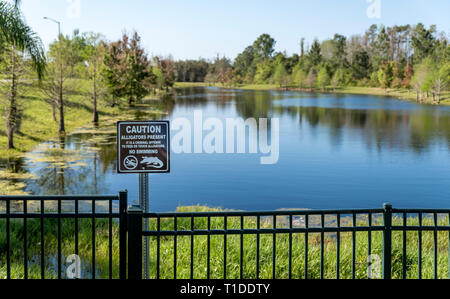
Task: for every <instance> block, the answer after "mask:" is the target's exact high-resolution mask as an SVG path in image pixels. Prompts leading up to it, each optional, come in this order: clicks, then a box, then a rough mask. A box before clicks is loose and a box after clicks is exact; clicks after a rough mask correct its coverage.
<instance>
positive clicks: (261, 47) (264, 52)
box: [253, 34, 276, 60]
mask: <svg viewBox="0 0 450 299" xmlns="http://www.w3.org/2000/svg"><path fill="white" fill-rule="evenodd" d="M275 44H276V41H275V39H273V38H272V37H271V36H270V35H269V34H262V35H261V36H259V37H258V39H257V40H256V41H255V42H254V44H253V49H254V54H255V55H256V56H257V57H260V58H263V59H264V60H265V59H269V58H271V57H272V54H273V52H275Z"/></svg>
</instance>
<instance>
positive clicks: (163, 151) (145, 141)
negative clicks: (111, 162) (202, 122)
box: [117, 121, 170, 173]
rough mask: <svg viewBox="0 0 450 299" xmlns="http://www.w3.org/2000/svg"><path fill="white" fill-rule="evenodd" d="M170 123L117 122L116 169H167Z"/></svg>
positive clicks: (119, 170)
mask: <svg viewBox="0 0 450 299" xmlns="http://www.w3.org/2000/svg"><path fill="white" fill-rule="evenodd" d="M169 131H170V124H169V122H168V121H123V122H119V123H117V145H118V151H117V155H118V172H119V173H169V172H170V132H169Z"/></svg>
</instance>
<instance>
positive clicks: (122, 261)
mask: <svg viewBox="0 0 450 299" xmlns="http://www.w3.org/2000/svg"><path fill="white" fill-rule="evenodd" d="M127 201H128V192H127V191H122V192H120V194H119V214H120V218H119V226H120V227H119V276H120V279H126V278H127V220H128V219H127V204H128V202H127ZM141 242H142V240H141ZM141 258H142V257H141Z"/></svg>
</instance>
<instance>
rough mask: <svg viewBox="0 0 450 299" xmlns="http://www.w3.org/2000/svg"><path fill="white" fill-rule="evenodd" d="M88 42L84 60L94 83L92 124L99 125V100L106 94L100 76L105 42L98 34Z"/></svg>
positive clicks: (92, 89) (93, 35) (92, 36)
mask: <svg viewBox="0 0 450 299" xmlns="http://www.w3.org/2000/svg"><path fill="white" fill-rule="evenodd" d="M86 41H87V42H86V46H85V48H84V51H83V52H84V55H83V56H84V57H83V58H84V59H85V66H86V69H87V73H88V77H89V79H90V81H91V82H92V88H91V95H92V96H91V98H92V106H93V117H92V122H93V123H98V121H99V116H98V98H99V96H100V95H101V94H104V92H103V85H104V82H102V77H101V76H100V72H101V69H102V67H103V56H104V53H103V52H104V42H103V41H102V38H101V36H100V35H98V34H91V35H90V36H89V38H88V39H87V40H86Z"/></svg>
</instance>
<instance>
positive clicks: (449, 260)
mask: <svg viewBox="0 0 450 299" xmlns="http://www.w3.org/2000/svg"><path fill="white" fill-rule="evenodd" d="M448 226H450V213H449V214H448ZM448 278H449V279H450V231H449V232H448Z"/></svg>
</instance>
